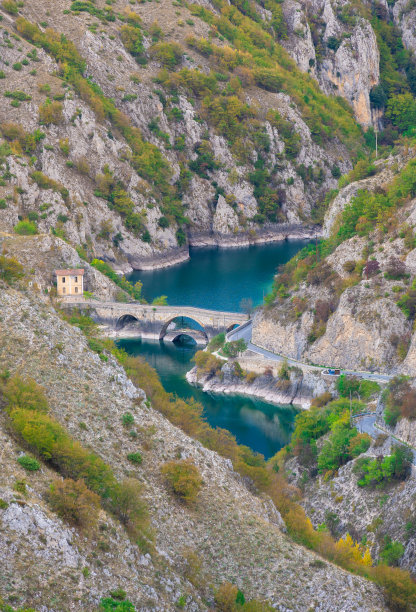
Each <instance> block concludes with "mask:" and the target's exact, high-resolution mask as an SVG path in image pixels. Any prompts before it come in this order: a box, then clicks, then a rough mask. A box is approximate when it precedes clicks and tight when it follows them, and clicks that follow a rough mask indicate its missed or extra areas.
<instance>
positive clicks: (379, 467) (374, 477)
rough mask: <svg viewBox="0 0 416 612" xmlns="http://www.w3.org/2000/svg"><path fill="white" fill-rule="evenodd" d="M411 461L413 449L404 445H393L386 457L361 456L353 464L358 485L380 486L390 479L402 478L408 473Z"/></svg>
mask: <svg viewBox="0 0 416 612" xmlns="http://www.w3.org/2000/svg"><path fill="white" fill-rule="evenodd" d="M412 462H413V451H412V450H411V449H410V448H408V447H406V446H395V447H394V449H393V452H392V454H391V455H389V456H387V457H377V458H376V459H371V458H370V457H361V458H359V459H357V461H356V463H355V466H354V472H355V473H356V474H357V475H358V482H357V484H358V486H359V487H369V486H371V487H378V488H381V487H384V486H386V485H387V484H388V483H390V482H391V481H392V480H404V479H405V478H407V476H409V474H410V471H411V465H412Z"/></svg>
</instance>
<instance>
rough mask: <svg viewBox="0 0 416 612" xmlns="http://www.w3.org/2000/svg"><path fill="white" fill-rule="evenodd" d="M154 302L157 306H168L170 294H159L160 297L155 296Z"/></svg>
mask: <svg viewBox="0 0 416 612" xmlns="http://www.w3.org/2000/svg"><path fill="white" fill-rule="evenodd" d="M152 304H154V305H155V306H167V304H168V296H167V295H159V297H155V299H154V300H153V302H152Z"/></svg>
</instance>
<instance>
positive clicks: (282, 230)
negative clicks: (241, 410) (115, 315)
mask: <svg viewBox="0 0 416 612" xmlns="http://www.w3.org/2000/svg"><path fill="white" fill-rule="evenodd" d="M321 233H322V228H321V227H320V226H317V225H313V226H303V225H300V224H289V223H276V224H268V225H267V226H263V227H261V228H257V229H250V230H247V231H244V232H238V233H237V234H221V233H218V232H197V231H192V230H190V231H189V232H188V244H187V245H186V246H185V247H177V248H174V249H170V250H169V251H167V252H164V253H159V254H154V255H152V256H149V257H140V258H138V257H136V258H135V257H129V261H128V264H123V265H120V266H118V269H119V270H120V272H123V273H125V274H128V273H131V272H133V271H144V272H149V271H153V270H162V269H164V268H170V267H172V266H176V265H178V264H181V263H184V262H186V261H188V259H190V250H189V249H190V248H206V247H216V248H219V249H238V248H246V247H250V246H254V245H261V244H270V243H274V242H285V241H290V240H312V239H313V238H315V236H318V237H320V236H321ZM115 267H116V268H117V265H116V266H115Z"/></svg>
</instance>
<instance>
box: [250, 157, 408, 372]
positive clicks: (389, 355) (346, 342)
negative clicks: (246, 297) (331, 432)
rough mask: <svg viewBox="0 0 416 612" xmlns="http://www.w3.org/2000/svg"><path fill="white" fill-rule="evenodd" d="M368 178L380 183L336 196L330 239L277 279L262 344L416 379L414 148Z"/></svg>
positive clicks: (363, 183) (351, 187) (258, 330)
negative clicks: (415, 376)
mask: <svg viewBox="0 0 416 612" xmlns="http://www.w3.org/2000/svg"><path fill="white" fill-rule="evenodd" d="M357 171H358V170H357ZM353 174H354V173H352V175H351V177H350V179H351V178H352V177H353ZM364 174H370V175H373V176H371V177H370V178H364V179H362V180H360V181H358V182H352V183H351V184H348V185H347V186H346V187H344V188H342V189H341V190H340V191H339V193H338V195H336V197H335V198H334V199H333V202H332V203H331V205H330V207H329V209H328V211H327V213H326V217H325V222H324V231H325V232H326V234H327V236H328V238H326V239H325V240H324V241H322V242H321V243H320V245H319V246H318V247H317V248H316V249H315V246H314V245H313V246H310V247H308V248H307V249H305V250H304V251H302V252H301V253H300V254H299V255H298V256H296V257H295V258H294V259H293V260H292V261H291V262H289V263H288V264H286V266H284V267H283V269H282V271H281V272H280V274H278V275H277V276H276V279H275V288H274V291H273V293H272V294H271V295H270V296H268V298H267V306H266V308H265V309H264V310H263V311H261V312H259V313H258V314H257V315H256V320H255V324H254V330H253V341H254V342H255V343H256V344H258V345H260V346H264V347H265V348H268V349H270V350H273V351H275V352H278V353H282V354H284V355H287V356H289V357H293V358H296V359H300V360H303V361H306V362H312V363H316V364H321V365H330V366H338V367H342V368H349V369H354V370H375V371H379V372H393V373H395V372H400V373H408V374H411V375H413V376H414V375H415V373H416V370H415V357H414V342H415V340H414V333H413V320H414V308H413V293H414V282H413V279H414V276H415V273H416V269H415V265H414V258H415V256H416V250H415V238H414V214H415V204H416V200H415V199H414V196H415V194H416V191H415V185H416V170H415V160H414V148H413V147H408V148H402V149H401V150H400V151H398V153H397V154H396V155H395V156H394V157H393V156H392V157H390V158H388V159H387V160H386V161H380V162H379V163H377V164H376V165H374V166H372V165H371V166H369V167H367V169H366V170H365V173H364Z"/></svg>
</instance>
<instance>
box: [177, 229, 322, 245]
mask: <svg viewBox="0 0 416 612" xmlns="http://www.w3.org/2000/svg"><path fill="white" fill-rule="evenodd" d="M321 231H322V230H321V227H319V226H315V225H314V226H302V225H297V224H286V223H284V224H270V225H268V226H265V227H262V228H260V229H257V230H253V229H252V230H248V231H247V232H239V233H238V234H220V233H217V232H192V231H190V232H189V246H191V247H196V248H201V247H218V248H222V249H232V248H237V249H238V248H242V247H249V246H253V245H260V244H269V243H272V242H283V241H288V240H312V239H313V238H315V236H318V237H320V236H321Z"/></svg>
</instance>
